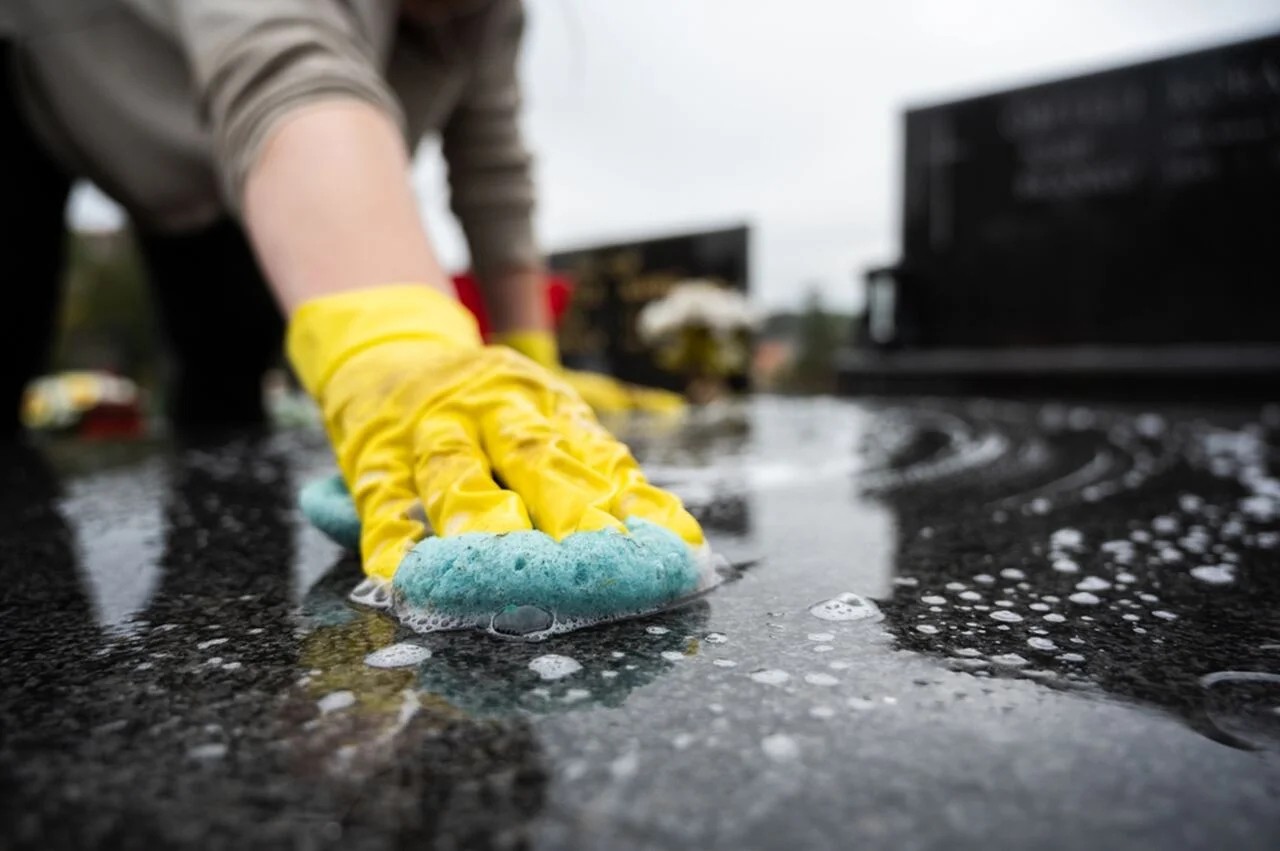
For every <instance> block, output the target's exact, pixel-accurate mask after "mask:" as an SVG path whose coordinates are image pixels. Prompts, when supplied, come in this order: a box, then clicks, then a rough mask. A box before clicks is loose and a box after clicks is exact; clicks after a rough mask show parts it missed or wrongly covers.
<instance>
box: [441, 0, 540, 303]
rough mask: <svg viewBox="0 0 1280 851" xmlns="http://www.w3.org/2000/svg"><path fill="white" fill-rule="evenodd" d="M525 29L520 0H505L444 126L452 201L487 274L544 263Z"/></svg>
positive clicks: (474, 257)
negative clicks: (524, 75) (524, 107)
mask: <svg viewBox="0 0 1280 851" xmlns="http://www.w3.org/2000/svg"><path fill="white" fill-rule="evenodd" d="M523 30H524V9H523V7H522V6H521V3H520V2H519V0H498V2H496V3H495V4H494V7H493V9H492V11H491V13H490V20H489V21H488V23H487V24H486V27H485V32H484V34H483V38H482V40H481V42H480V52H479V55H478V56H477V57H476V59H475V62H476V65H475V69H476V70H475V73H474V76H473V78H472V80H471V83H470V86H469V88H468V89H467V91H466V93H465V94H464V95H463V98H462V100H461V102H460V103H459V105H458V107H457V108H456V109H455V110H454V112H453V114H452V115H451V116H450V117H449V119H448V121H447V122H446V124H445V126H444V128H443V131H442V141H443V150H444V157H445V161H446V163H447V164H448V171H449V194H450V206H451V207H452V209H453V212H454V214H455V215H456V216H457V217H458V220H459V221H460V222H461V224H462V228H463V232H464V233H465V234H466V238H467V244H468V246H469V248H470V250H471V263H472V266H473V267H474V269H475V273H476V274H477V275H478V276H479V277H480V278H481V279H482V280H484V279H485V278H489V277H491V276H493V275H496V274H501V273H503V272H510V271H523V270H529V269H538V268H541V265H542V258H541V255H540V254H539V252H538V246H537V241H536V239H535V238H534V233H533V206H534V188H533V178H532V174H531V171H532V157H531V156H530V155H529V151H528V150H527V149H526V148H525V145H524V140H523V138H522V137H521V133H520V124H519V114H520V86H519V81H518V80H517V73H516V60H517V57H518V55H519V51H520V40H521V37H522V35H523Z"/></svg>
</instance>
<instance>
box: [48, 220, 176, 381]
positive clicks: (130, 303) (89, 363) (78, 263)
mask: <svg viewBox="0 0 1280 851" xmlns="http://www.w3.org/2000/svg"><path fill="white" fill-rule="evenodd" d="M67 240H68V244H67V265H66V271H65V275H64V281H63V285H64V289H63V302H62V316H61V321H60V323H59V325H60V327H59V339H58V344H57V348H56V349H55V354H54V359H53V364H54V369H56V370H64V369H102V370H107V371H110V372H114V373H117V374H119V375H123V376H125V377H128V378H132V379H134V380H135V381H138V382H140V383H143V384H151V383H153V381H154V378H155V375H156V371H157V363H156V361H157V358H158V357H159V346H158V343H157V340H156V333H155V317H154V314H153V311H152V306H151V298H150V293H149V291H148V289H147V283H146V275H145V271H144V269H143V267H142V261H141V258H140V257H139V254H138V251H137V249H136V247H135V246H134V243H133V240H132V238H131V237H130V236H129V234H128V233H127V232H124V231H113V232H107V233H70V234H68V236H67Z"/></svg>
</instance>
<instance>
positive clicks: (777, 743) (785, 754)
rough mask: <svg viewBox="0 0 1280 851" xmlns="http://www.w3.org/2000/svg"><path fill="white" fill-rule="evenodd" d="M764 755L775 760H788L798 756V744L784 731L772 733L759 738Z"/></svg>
mask: <svg viewBox="0 0 1280 851" xmlns="http://www.w3.org/2000/svg"><path fill="white" fill-rule="evenodd" d="M760 747H761V748H762V749H763V750H764V753H765V756H767V757H769V759H772V760H774V761H775V762H789V761H791V760H794V759H798V758H799V757H800V745H798V744H796V740H795V739H793V738H791V737H790V736H788V735H787V734H786V733H774V734H773V735H772V736H765V737H764V738H763V739H761V740H760Z"/></svg>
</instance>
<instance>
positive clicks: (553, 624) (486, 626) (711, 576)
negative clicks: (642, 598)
mask: <svg viewBox="0 0 1280 851" xmlns="http://www.w3.org/2000/svg"><path fill="white" fill-rule="evenodd" d="M697 565H698V574H699V576H698V585H697V587H696V588H695V589H694V590H693V591H692V592H691V593H689V594H687V595H685V596H684V597H681V598H679V599H677V600H674V601H671V602H669V603H667V604H665V605H662V606H658V607H655V608H652V609H643V610H637V611H633V612H624V613H620V614H613V615H609V616H603V617H581V616H579V617H562V616H560V615H559V614H558V613H557V612H554V611H550V610H547V609H544V608H541V607H538V606H529V605H511V606H507V607H505V608H503V609H502V610H500V611H497V612H494V613H492V614H488V615H455V614H449V613H447V612H440V611H431V610H427V609H424V608H421V607H418V606H414V605H412V604H410V603H408V602H407V601H406V599H405V598H404V595H403V594H401V593H399V592H398V590H397V589H396V588H395V587H394V585H392V583H390V582H387V581H385V580H377V579H374V578H371V577H366V578H364V579H362V580H361V581H360V582H359V583H358V584H357V585H356V587H355V588H354V589H353V590H352V591H351V593H350V595H349V596H348V599H349V600H350V601H351V602H353V603H357V604H359V605H363V606H368V607H370V608H374V609H388V610H390V612H391V613H392V614H394V615H395V616H396V617H397V618H398V619H399V620H400V622H401V623H403V624H404V625H405V626H407V627H408V628H409V629H411V630H413V631H414V632H417V633H421V634H427V633H433V632H450V631H460V630H477V631H481V632H486V633H488V634H489V635H492V636H495V637H497V638H504V639H511V640H516V641H545V640H546V639H548V638H551V637H553V636H556V635H562V634H564V633H568V632H574V631H577V630H580V629H587V628H589V627H593V626H599V625H602V624H607V623H614V622H618V621H626V620H633V619H636V618H644V617H650V616H652V615H655V614H660V613H662V612H669V611H674V610H676V609H679V608H682V607H684V606H687V605H689V604H691V603H693V602H695V601H696V600H699V599H701V598H702V597H704V596H705V595H707V594H708V593H710V592H711V591H713V590H715V589H716V588H717V587H719V586H720V585H722V584H724V583H725V582H726V581H730V580H733V579H735V578H737V576H738V569H737V568H735V567H734V566H733V565H731V564H730V563H729V562H728V560H727V559H725V558H724V557H722V556H720V555H718V554H715V553H712V552H710V551H709V550H707V551H704V552H702V553H698V554H697ZM657 629H662V628H661V627H657ZM651 634H660V633H651Z"/></svg>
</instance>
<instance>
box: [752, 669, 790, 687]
mask: <svg viewBox="0 0 1280 851" xmlns="http://www.w3.org/2000/svg"><path fill="white" fill-rule="evenodd" d="M751 679H753V680H755V681H756V682H758V683H764V684H765V685H767V686H780V685H782V684H783V683H785V682H787V681H788V680H790V679H791V675H790V674H788V673H787V672H786V671H779V670H778V669H777V668H767V669H764V670H760V671H752V672H751Z"/></svg>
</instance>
